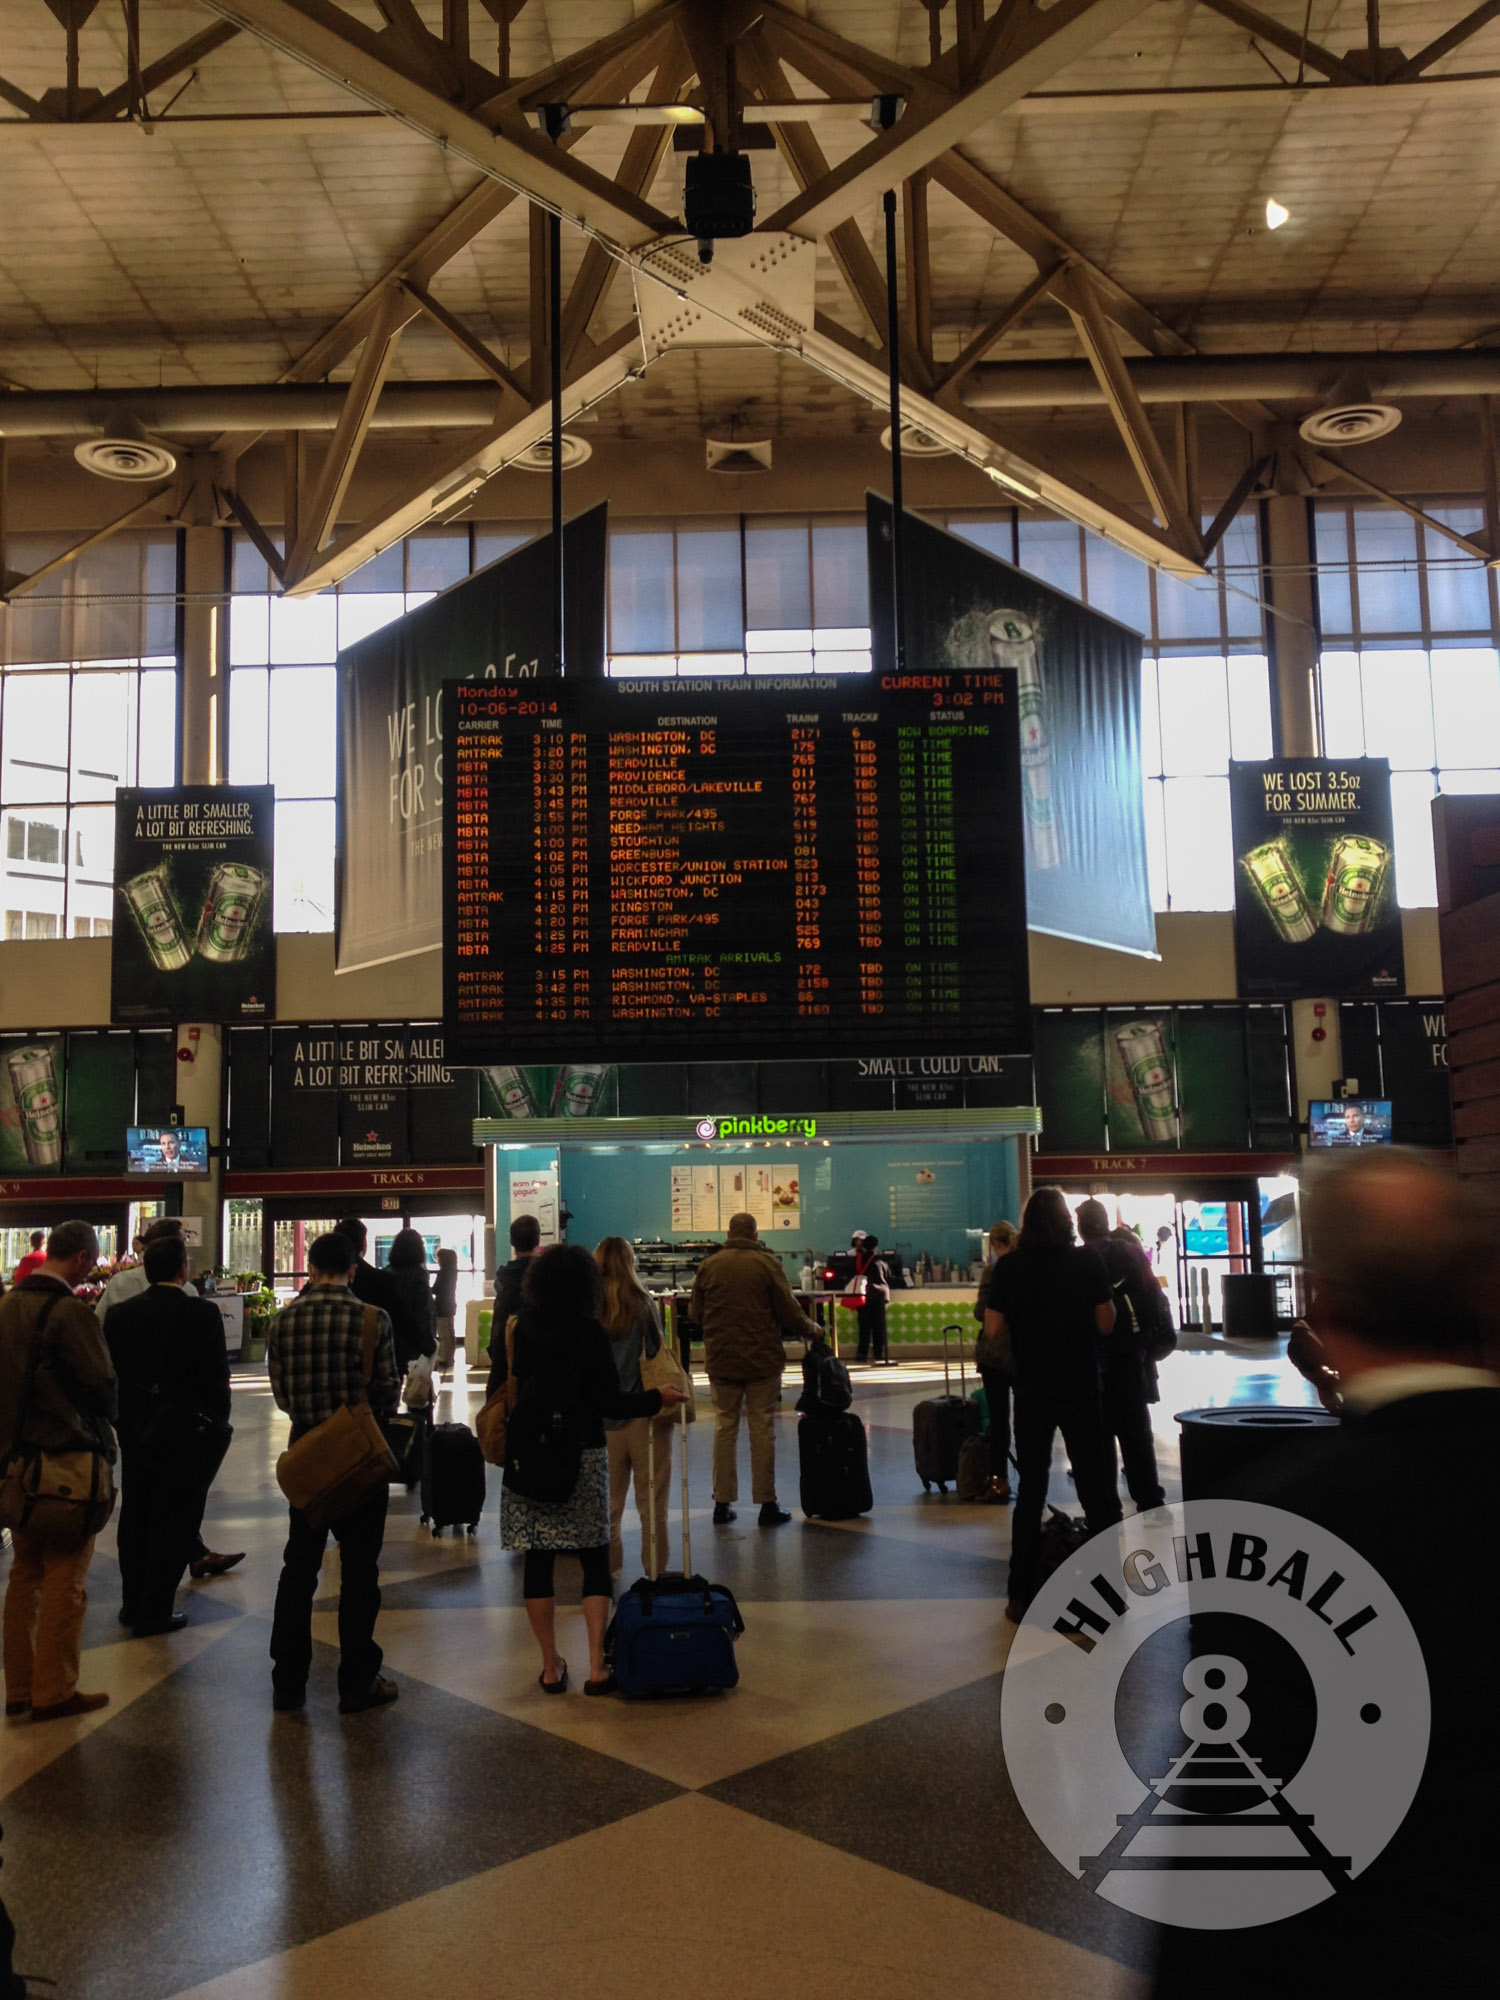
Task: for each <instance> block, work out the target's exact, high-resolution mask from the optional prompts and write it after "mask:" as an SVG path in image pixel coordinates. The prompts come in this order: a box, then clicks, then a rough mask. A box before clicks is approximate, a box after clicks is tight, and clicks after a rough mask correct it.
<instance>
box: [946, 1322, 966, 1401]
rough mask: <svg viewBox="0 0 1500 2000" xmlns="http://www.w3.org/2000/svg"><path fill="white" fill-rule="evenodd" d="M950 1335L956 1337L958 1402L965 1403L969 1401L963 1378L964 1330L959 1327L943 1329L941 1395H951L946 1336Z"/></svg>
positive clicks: (951, 1386) (951, 1385)
mask: <svg viewBox="0 0 1500 2000" xmlns="http://www.w3.org/2000/svg"><path fill="white" fill-rule="evenodd" d="M950 1333H952V1334H956V1335H957V1336H958V1394H959V1400H960V1402H965V1403H966V1402H967V1401H968V1400H969V1391H968V1384H967V1382H966V1381H965V1378H964V1330H963V1328H962V1327H961V1326H945V1327H944V1328H943V1394H944V1395H945V1396H951V1395H952V1394H953V1384H952V1383H951V1382H950V1381H949V1379H948V1336H949V1334H950Z"/></svg>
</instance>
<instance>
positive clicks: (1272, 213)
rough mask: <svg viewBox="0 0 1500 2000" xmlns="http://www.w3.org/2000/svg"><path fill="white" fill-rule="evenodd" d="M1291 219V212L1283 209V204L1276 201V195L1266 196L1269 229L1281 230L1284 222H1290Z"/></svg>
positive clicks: (1267, 225)
mask: <svg viewBox="0 0 1500 2000" xmlns="http://www.w3.org/2000/svg"><path fill="white" fill-rule="evenodd" d="M1291 219H1292V212H1291V210H1290V209H1289V208H1283V207H1282V205H1281V203H1280V202H1279V201H1278V200H1277V199H1276V197H1275V195H1273V194H1270V195H1267V196H1266V227H1267V229H1279V228H1280V227H1281V225H1282V223H1283V222H1290V221H1291Z"/></svg>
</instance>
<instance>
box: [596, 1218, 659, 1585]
mask: <svg viewBox="0 0 1500 2000" xmlns="http://www.w3.org/2000/svg"><path fill="white" fill-rule="evenodd" d="M594 1257H595V1261H596V1262H597V1263H598V1266H599V1273H600V1279H601V1284H602V1292H603V1303H602V1305H601V1307H600V1311H599V1318H600V1320H601V1321H602V1323H603V1326H604V1330H605V1332H606V1333H607V1334H608V1335H609V1347H610V1352H611V1353H612V1354H613V1355H614V1358H615V1367H616V1368H617V1369H618V1370H619V1375H620V1388H621V1390H622V1391H623V1392H624V1394H626V1395H637V1394H639V1393H640V1389H641V1357H642V1355H646V1356H648V1357H649V1356H651V1355H654V1354H655V1353H656V1352H657V1350H658V1349H659V1348H660V1346H661V1344H662V1330H661V1318H660V1315H659V1314H658V1312H657V1310H656V1301H655V1300H654V1299H653V1298H652V1296H651V1294H650V1293H649V1292H648V1291H647V1290H646V1288H645V1286H644V1285H643V1284H642V1283H641V1281H640V1279H639V1278H638V1277H637V1276H636V1270H635V1252H634V1250H632V1249H631V1247H630V1245H629V1244H628V1243H627V1242H626V1240H625V1238H624V1237H623V1236H606V1237H605V1238H604V1240H603V1241H602V1242H601V1243H600V1245H599V1247H598V1249H597V1250H595V1252H594ZM653 1421H654V1420H653V1419H652V1418H650V1417H624V1418H617V1419H615V1420H613V1421H610V1420H606V1422H605V1426H604V1442H605V1446H606V1448H607V1449H608V1452H609V1567H610V1573H611V1574H612V1575H614V1576H618V1575H619V1574H620V1572H621V1570H622V1569H623V1568H624V1567H625V1546H624V1540H623V1537H622V1534H621V1522H622V1520H623V1517H624V1513H625V1496H626V1494H627V1493H628V1492H629V1491H630V1487H631V1483H632V1480H633V1481H634V1485H635V1506H636V1513H637V1514H638V1515H639V1517H640V1523H641V1568H642V1571H643V1572H649V1571H650V1567H651V1533H650V1517H649V1515H648V1513H647V1511H646V1510H647V1494H648V1492H650V1493H651V1496H652V1502H653V1504H654V1505H655V1509H656V1566H657V1568H658V1570H665V1569H668V1568H670V1567H671V1565H670V1563H669V1562H668V1560H667V1553H668V1551H667V1487H668V1484H669V1483H670V1481H671V1477H672V1426H671V1425H670V1424H669V1423H658V1424H657V1425H656V1441H655V1446H654V1457H655V1486H654V1491H653V1489H652V1478H651V1463H650V1460H651V1456H652V1446H651V1427H652V1423H653Z"/></svg>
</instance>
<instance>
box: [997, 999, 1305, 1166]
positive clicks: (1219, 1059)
mask: <svg viewBox="0 0 1500 2000" xmlns="http://www.w3.org/2000/svg"><path fill="white" fill-rule="evenodd" d="M1035 1045H1036V1075H1037V1103H1038V1105H1039V1106H1040V1109H1041V1113H1042V1138H1041V1151H1042V1152H1043V1153H1044V1154H1046V1153H1089V1152H1099V1153H1103V1152H1128V1153H1138V1152H1144V1151H1171V1150H1183V1151H1189V1152H1196V1153H1210V1152H1212V1153H1220V1152H1222V1153H1230V1152H1240V1151H1278V1150H1283V1149H1291V1148H1293V1147H1294V1146H1295V1143H1296V1141H1295V1133H1294V1129H1293V1122H1292V1096H1291V1064H1290V1059H1289V1054H1288V1039H1287V1021H1286V1010H1285V1009H1284V1008H1282V1007H1275V1006H1262V1007H1243V1006H1232V1005H1231V1006H1198V1007H1163V1008H1150V1007H1147V1008H1130V1007H1105V1008H1100V1007H1068V1008H1041V1009H1038V1011H1037V1014H1036V1022H1035Z"/></svg>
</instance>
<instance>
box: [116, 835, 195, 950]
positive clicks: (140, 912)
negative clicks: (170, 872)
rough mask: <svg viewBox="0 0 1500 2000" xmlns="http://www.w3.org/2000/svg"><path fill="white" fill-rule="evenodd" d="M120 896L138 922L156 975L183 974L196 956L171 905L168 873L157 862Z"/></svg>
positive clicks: (122, 889)
mask: <svg viewBox="0 0 1500 2000" xmlns="http://www.w3.org/2000/svg"><path fill="white" fill-rule="evenodd" d="M120 894H121V895H122V896H123V897H124V898H125V904H126V907H127V908H128V909H129V911H130V914H131V916H132V917H134V918H135V925H136V929H137V930H138V931H139V932H140V934H141V936H142V938H143V939H144V940H145V945H146V949H147V951H149V952H150V954H151V962H152V964H153V965H154V966H155V967H156V969H157V971H158V972H180V971H181V970H182V968H183V966H185V965H186V964H187V962H188V960H189V959H190V958H191V957H192V955H193V952H192V947H191V945H189V943H188V941H187V938H186V936H185V935H184V933H183V928H182V918H181V917H180V916H179V915H178V914H177V905H176V904H175V903H174V902H173V901H172V891H171V889H170V888H169V887H168V884H167V871H166V869H165V868H164V867H163V866H162V865H161V863H160V862H158V863H157V865H156V866H155V867H154V868H148V869H147V870H146V872H145V873H144V874H143V875H132V876H131V878H130V880H129V881H128V882H125V883H122V884H121V886H120Z"/></svg>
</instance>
